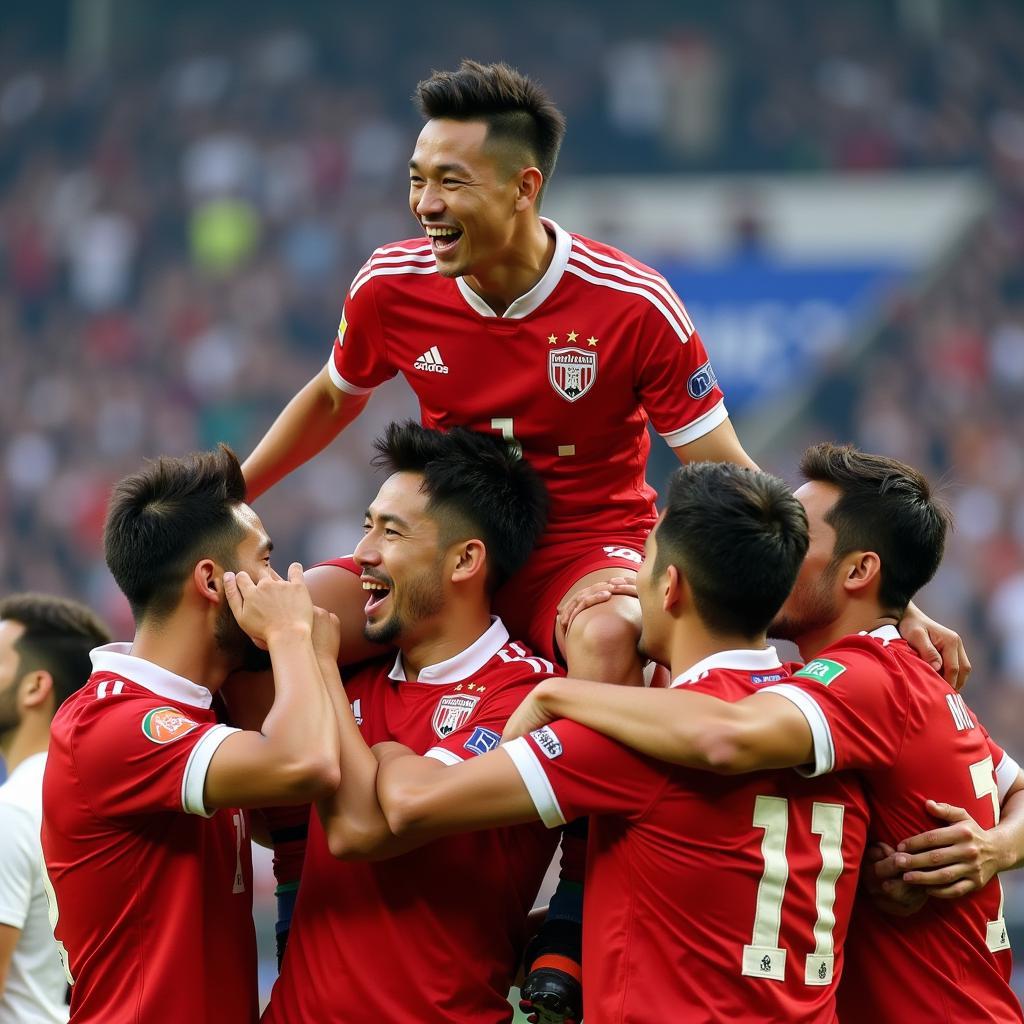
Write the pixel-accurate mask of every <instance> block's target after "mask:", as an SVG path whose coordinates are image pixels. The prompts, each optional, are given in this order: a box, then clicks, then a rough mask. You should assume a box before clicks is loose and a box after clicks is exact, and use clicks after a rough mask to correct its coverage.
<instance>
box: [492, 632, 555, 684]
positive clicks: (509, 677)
mask: <svg viewBox="0 0 1024 1024" xmlns="http://www.w3.org/2000/svg"><path fill="white" fill-rule="evenodd" d="M477 674H478V675H479V676H480V677H481V678H483V677H486V678H487V680H488V681H489V682H490V683H491V685H492V686H494V687H495V688H499V687H508V686H520V685H523V684H527V685H530V686H533V685H534V684H536V683H539V682H540V681H541V680H542V679H547V678H548V676H553V675H560V674H561V670H560V669H559V668H558V667H557V666H556V665H554V664H552V663H551V662H550V661H548V660H547V658H542V657H541V656H540V655H539V654H534V653H533V651H531V650H530V648H529V647H527V646H526V644H525V643H522V642H521V641H519V640H512V639H511V638H510V639H508V640H506V641H505V643H504V644H502V645H501V647H499V648H498V649H497V650H496V651H495V652H494V654H492V655H491V657H490V658H489V659H488V661H487V663H486V664H485V665H484V666H483V668H481V669H480V671H479V673H477Z"/></svg>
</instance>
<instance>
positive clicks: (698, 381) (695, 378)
mask: <svg viewBox="0 0 1024 1024" xmlns="http://www.w3.org/2000/svg"><path fill="white" fill-rule="evenodd" d="M717 383H718V377H716V376H715V371H714V369H713V368H712V366H711V363H705V364H704V365H703V366H698V367H697V369H696V370H694V371H693V373H691V374H690V379H689V380H688V381H687V382H686V390H687V391H688V392H689V394H690V397H691V398H698V399H699V398H703V397H704V396H705V395H707V394H710V393H711V389H712V388H713V387H714V386H715V385H716V384H717Z"/></svg>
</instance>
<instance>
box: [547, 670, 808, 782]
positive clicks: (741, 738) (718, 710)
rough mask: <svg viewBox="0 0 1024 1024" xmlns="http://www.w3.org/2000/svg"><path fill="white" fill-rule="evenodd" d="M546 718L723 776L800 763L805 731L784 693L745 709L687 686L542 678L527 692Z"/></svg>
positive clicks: (741, 704)
mask: <svg viewBox="0 0 1024 1024" xmlns="http://www.w3.org/2000/svg"><path fill="white" fill-rule="evenodd" d="M534 693H535V694H536V695H537V698H538V699H539V700H540V701H541V702H542V704H543V706H544V707H545V708H546V710H547V711H548V712H549V713H550V715H551V718H553V719H554V718H569V719H571V720H572V721H575V722H579V723H580V724H581V725H585V726H587V727H588V728H591V729H593V730H594V731H595V732H600V733H602V734H604V735H605V736H608V737H610V738H611V739H613V740H617V741H618V742H619V743H622V744H623V745H624V746H627V747H631V748H632V749H633V750H637V751H639V752H640V753H642V754H646V755H647V756H648V757H653V758H656V759H657V760H659V761H667V762H669V763H670V764H678V765H683V766H684V767H688V768H698V769H701V770H704V771H712V772H716V773H719V774H723V775H733V774H740V773H743V772H750V771H758V770H760V769H764V768H783V767H789V766H792V765H797V764H803V763H804V762H805V761H807V760H810V755H811V753H812V749H811V738H810V731H809V729H807V726H806V722H805V721H804V720H803V718H802V716H801V715H800V712H799V711H797V710H796V709H795V708H794V707H793V706H792V705H791V704H789V702H788V701H785V700H784V698H780V697H775V698H774V699H773V700H772V701H771V703H770V704H767V706H766V705H765V703H764V702H763V701H762V703H761V704H760V705H758V706H755V707H751V706H750V698H748V699H746V700H743V701H738V702H736V703H729V702H727V701H723V700H719V699H718V698H717V697H712V696H709V695H708V694H704V693H693V692H690V691H687V690H679V689H672V690H662V689H655V690H637V689H636V688H635V687H625V686H611V685H608V684H606V683H594V682H589V681H582V680H575V679H548V680H545V681H544V682H543V683H541V684H540V685H539V686H537V687H536V688H535V690H534Z"/></svg>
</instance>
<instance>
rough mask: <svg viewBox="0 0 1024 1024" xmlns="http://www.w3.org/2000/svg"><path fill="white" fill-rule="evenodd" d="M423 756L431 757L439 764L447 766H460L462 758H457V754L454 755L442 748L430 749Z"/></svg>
mask: <svg viewBox="0 0 1024 1024" xmlns="http://www.w3.org/2000/svg"><path fill="white" fill-rule="evenodd" d="M423 756H424V757H432V758H433V759H434V760H435V761H440V762H441V764H446V765H449V766H451V765H453V764H462V762H463V758H461V757H459V755H458V754H455V753H453V752H452V751H450V750H446V749H445V748H444V747H431V748H430V749H429V750H428V751H427V752H426V753H425V754H424V755H423Z"/></svg>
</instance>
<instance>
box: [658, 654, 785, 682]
mask: <svg viewBox="0 0 1024 1024" xmlns="http://www.w3.org/2000/svg"><path fill="white" fill-rule="evenodd" d="M714 668H735V669H739V670H740V671H741V672H768V671H770V670H771V669H773V668H782V662H781V661H779V655H778V652H777V651H776V650H775V648H774V647H765V648H763V649H762V650H760V651H755V650H737V651H717V652H716V653H715V654H712V655H709V656H708V657H707V658H704V659H703V660H702V661H698V662H697V664H696V665H693V666H692V667H691V668H689V669H687V670H686V671H685V672H681V673H680V674H679V675H677V676H676V677H675V679H673V680H672V682H671V683H670V688H671V687H675V686H684V685H685V684H686V683H695V682H697V680H698V679H702V678H703V677H704V676H706V675H707V674H708V673H709V672H710V671H711V670H712V669H714Z"/></svg>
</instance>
